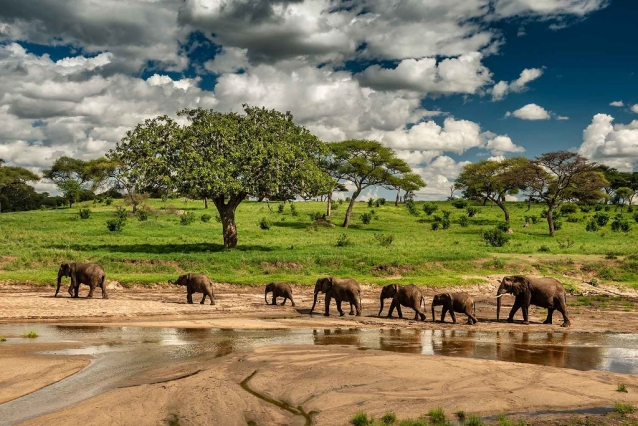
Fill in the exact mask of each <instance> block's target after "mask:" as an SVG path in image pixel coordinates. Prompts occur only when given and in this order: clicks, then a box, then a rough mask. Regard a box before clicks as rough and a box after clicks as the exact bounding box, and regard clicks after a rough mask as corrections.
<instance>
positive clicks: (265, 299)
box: [264, 289, 268, 304]
mask: <svg viewBox="0 0 638 426" xmlns="http://www.w3.org/2000/svg"><path fill="white" fill-rule="evenodd" d="M266 296H268V289H266V292H265V293H264V301H265V302H266V304H268V299H267V298H266Z"/></svg>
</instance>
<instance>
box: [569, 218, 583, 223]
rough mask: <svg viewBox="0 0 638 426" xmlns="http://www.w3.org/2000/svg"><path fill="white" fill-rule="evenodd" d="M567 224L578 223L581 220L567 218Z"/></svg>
mask: <svg viewBox="0 0 638 426" xmlns="http://www.w3.org/2000/svg"><path fill="white" fill-rule="evenodd" d="M567 222H569V223H578V222H580V219H579V218H578V217H576V216H567Z"/></svg>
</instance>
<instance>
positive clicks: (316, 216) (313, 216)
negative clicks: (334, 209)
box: [308, 212, 323, 221]
mask: <svg viewBox="0 0 638 426" xmlns="http://www.w3.org/2000/svg"><path fill="white" fill-rule="evenodd" d="M308 216H309V217H310V220H312V221H317V220H319V219H321V218H322V217H323V213H321V212H313V213H309V214H308Z"/></svg>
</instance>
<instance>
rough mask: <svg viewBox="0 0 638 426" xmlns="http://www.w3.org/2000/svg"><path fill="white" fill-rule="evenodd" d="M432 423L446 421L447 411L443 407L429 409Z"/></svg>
mask: <svg viewBox="0 0 638 426" xmlns="http://www.w3.org/2000/svg"><path fill="white" fill-rule="evenodd" d="M428 417H429V418H430V422H431V423H445V413H444V412H443V409H442V408H441V407H439V408H435V409H434V410H430V411H428Z"/></svg>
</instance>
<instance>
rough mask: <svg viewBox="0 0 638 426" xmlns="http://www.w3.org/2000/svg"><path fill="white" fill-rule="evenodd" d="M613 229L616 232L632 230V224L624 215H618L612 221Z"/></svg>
mask: <svg viewBox="0 0 638 426" xmlns="http://www.w3.org/2000/svg"><path fill="white" fill-rule="evenodd" d="M611 230H612V231H614V232H619V231H622V232H625V233H627V232H629V231H631V225H629V221H628V220H627V219H625V218H623V217H622V216H620V215H618V216H616V217H615V218H614V220H613V221H612V222H611Z"/></svg>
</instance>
